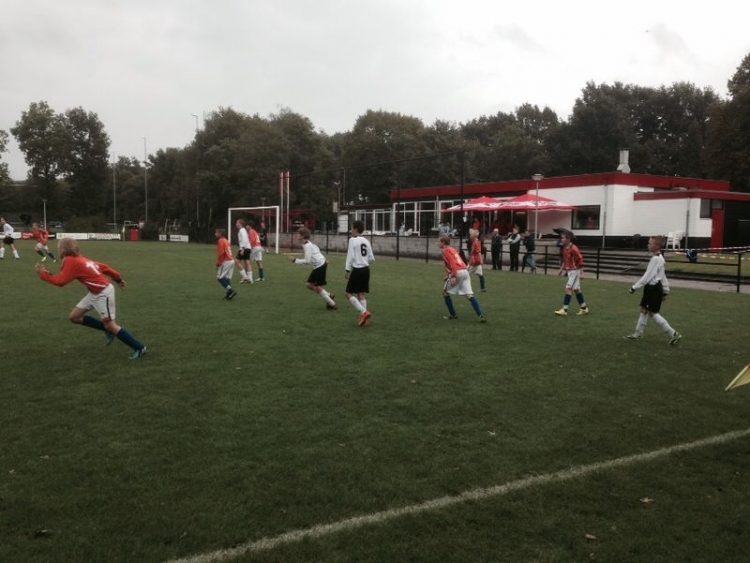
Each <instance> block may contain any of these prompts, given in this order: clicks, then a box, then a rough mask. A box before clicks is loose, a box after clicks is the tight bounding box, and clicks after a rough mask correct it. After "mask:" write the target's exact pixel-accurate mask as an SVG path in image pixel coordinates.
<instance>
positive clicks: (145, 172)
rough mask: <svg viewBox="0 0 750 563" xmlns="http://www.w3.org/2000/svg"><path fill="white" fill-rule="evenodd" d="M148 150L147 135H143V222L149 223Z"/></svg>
mask: <svg viewBox="0 0 750 563" xmlns="http://www.w3.org/2000/svg"><path fill="white" fill-rule="evenodd" d="M147 159H148V150H147V148H146V137H143V192H144V198H145V201H144V213H143V214H144V218H143V222H144V224H145V225H148V162H147Z"/></svg>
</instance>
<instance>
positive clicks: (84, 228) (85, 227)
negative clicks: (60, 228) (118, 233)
mask: <svg viewBox="0 0 750 563" xmlns="http://www.w3.org/2000/svg"><path fill="white" fill-rule="evenodd" d="M65 230H66V231H68V232H71V233H107V232H109V227H108V226H107V219H106V218H105V217H104V215H84V216H81V217H71V218H70V219H68V220H67V221H65Z"/></svg>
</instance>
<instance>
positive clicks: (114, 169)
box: [112, 155, 118, 232]
mask: <svg viewBox="0 0 750 563" xmlns="http://www.w3.org/2000/svg"><path fill="white" fill-rule="evenodd" d="M112 223H113V224H114V226H115V232H118V231H117V155H114V157H113V159H112Z"/></svg>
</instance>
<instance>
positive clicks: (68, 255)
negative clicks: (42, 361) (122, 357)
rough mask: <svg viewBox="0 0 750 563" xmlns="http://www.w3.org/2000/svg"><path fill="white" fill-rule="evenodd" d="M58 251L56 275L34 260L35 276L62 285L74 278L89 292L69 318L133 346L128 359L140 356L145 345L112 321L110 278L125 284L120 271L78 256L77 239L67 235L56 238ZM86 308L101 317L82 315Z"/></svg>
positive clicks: (108, 338) (109, 342) (113, 304)
mask: <svg viewBox="0 0 750 563" xmlns="http://www.w3.org/2000/svg"><path fill="white" fill-rule="evenodd" d="M57 248H58V251H59V253H60V258H61V259H62V268H61V269H60V273H59V274H57V275H56V276H54V275H52V274H50V272H49V271H48V270H47V268H45V267H44V266H43V265H42V264H39V263H37V264H35V265H34V268H35V269H36V271H37V273H38V274H39V277H40V278H41V280H42V281H45V282H47V283H51V284H52V285H56V286H59V287H62V286H64V285H67V284H69V283H70V282H72V281H73V280H78V281H79V282H81V283H82V284H83V285H85V286H86V289H88V290H89V292H88V293H87V294H86V296H85V297H84V298H83V299H81V301H80V302H79V303H78V304H77V305H76V306H75V307H73V310H72V311H71V312H70V315H69V317H68V318H69V319H70V321H71V322H74V323H76V324H82V325H83V326H87V327H89V328H93V329H96V330H101V331H104V332H106V334H107V344H111V343H112V340H113V339H114V338H115V337H117V338H118V339H119V340H121V341H122V342H124V343H125V344H127V345H128V346H130V347H131V348H132V349H133V353H132V354H131V355H130V359H131V360H137V359H139V358H142V357H143V355H144V354H145V353H146V346H145V345H144V344H141V343H140V342H139V341H138V340H136V339H135V338H134V337H133V336H132V335H131V334H130V333H129V332H128V331H127V330H125V329H124V328H122V327H121V326H120V325H118V324H117V323H116V322H115V311H116V308H115V288H114V286H113V285H112V283H111V282H110V279H111V280H113V281H114V282H115V283H117V284H118V285H119V286H120V287H122V288H124V287H125V280H124V279H122V276H121V275H120V272H118V271H117V270H114V269H113V268H111V267H109V266H108V265H107V264H104V263H102V262H95V261H93V260H89V259H88V258H86V257H84V256H81V251H80V249H79V247H78V243H77V242H76V241H75V240H73V239H71V238H63V239H60V243H59V244H58V247H57ZM90 309H96V311H97V313H99V316H100V317H101V320H99V319H95V318H94V317H90V316H88V315H86V313H87V312H88V311H89V310H90Z"/></svg>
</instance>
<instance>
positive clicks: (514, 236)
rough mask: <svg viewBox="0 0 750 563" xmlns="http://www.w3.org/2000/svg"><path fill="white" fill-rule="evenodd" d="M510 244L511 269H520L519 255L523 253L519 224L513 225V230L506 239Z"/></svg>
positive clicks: (512, 270) (515, 270) (514, 270)
mask: <svg viewBox="0 0 750 563" xmlns="http://www.w3.org/2000/svg"><path fill="white" fill-rule="evenodd" d="M506 240H507V241H508V244H509V245H510V271H511V272H517V271H518V255H519V254H520V253H521V234H520V233H519V232H518V225H513V231H512V232H511V233H510V234H509V235H508V238H507V239H506Z"/></svg>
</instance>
